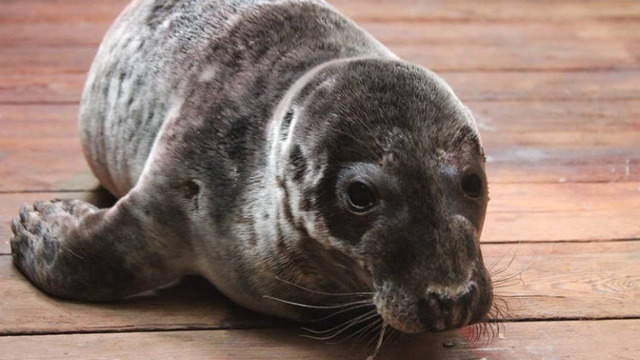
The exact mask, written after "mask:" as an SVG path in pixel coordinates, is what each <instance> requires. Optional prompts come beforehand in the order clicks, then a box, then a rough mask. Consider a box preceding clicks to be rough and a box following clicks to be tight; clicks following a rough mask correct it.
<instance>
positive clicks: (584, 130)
mask: <svg viewBox="0 0 640 360" xmlns="http://www.w3.org/2000/svg"><path fill="white" fill-rule="evenodd" d="M125 3H126V1H124V0H0V254H1V255H0V359H21V360H22V359H36V358H37V359H44V358H47V359H48V358H68V359H83V360H84V359H220V358H225V359H226V358H263V357H264V358H272V359H303V358H309V359H312V358H319V359H321V358H327V359H329V358H337V357H340V358H345V359H350V358H355V359H364V358H365V356H366V355H367V354H368V353H369V351H370V350H371V346H369V347H367V346H366V344H358V343H355V344H354V343H350V342H347V343H342V344H338V345H328V344H325V343H323V342H321V341H314V340H310V339H306V338H303V337H300V336H299V335H300V334H303V333H304V332H303V331H302V330H300V329H299V328H297V327H296V326H291V325H290V324H283V323H279V322H276V321H273V320H272V319H269V318H266V317H262V316H259V315H256V314H253V313H250V312H249V311H246V310H243V309H242V308H240V307H238V306H235V305H234V304H232V303H230V302H229V301H228V300H226V299H224V298H223V297H222V296H221V295H220V294H219V293H217V291H216V290H215V289H214V288H213V287H212V286H210V285H208V284H207V283H205V282H204V281H202V280H199V279H188V280H187V281H185V282H184V283H183V284H181V285H179V286H177V287H175V288H171V289H167V290H163V291H160V293H159V295H158V296H149V297H144V298H138V299H133V300H130V301H125V302H122V303H117V304H107V305H95V304H93V305H90V304H81V303H69V302H61V301H57V300H54V299H51V298H49V297H47V296H46V295H44V294H42V293H40V292H39V291H37V290H36V289H35V288H33V287H32V286H31V285H30V284H29V283H28V282H27V281H26V280H25V279H24V278H23V277H22V276H21V275H20V274H19V273H18V272H16V270H15V269H14V268H13V267H12V265H11V256H10V255H9V254H10V249H9V244H8V239H9V236H10V228H9V223H10V219H11V218H12V217H14V216H15V215H16V214H17V211H18V209H19V207H20V206H21V205H22V204H23V203H25V202H32V201H34V200H36V199H50V198H54V197H65V198H80V199H87V200H90V201H92V202H97V203H101V204H108V203H109V201H110V200H109V199H108V198H105V196H104V193H102V192H100V191H96V190H95V189H96V188H97V182H96V180H95V178H94V177H93V176H92V175H91V173H90V172H89V169H88V167H87V165H86V164H85V162H84V159H83V157H82V155H81V151H80V146H79V142H78V139H77V135H76V131H77V130H76V112H77V108H78V106H77V103H78V100H79V96H80V91H81V87H82V85H83V82H84V80H85V75H86V71H87V69H88V67H89V65H90V63H91V60H92V58H93V56H94V53H95V51H96V47H97V46H98V44H99V42H100V39H101V37H102V35H103V33H104V32H105V30H106V28H107V26H108V24H109V23H110V22H111V21H112V20H113V19H114V18H115V16H116V15H117V14H118V12H119V11H120V9H122V8H123V7H124V5H125ZM334 4H335V5H336V6H337V7H338V8H339V9H340V10H341V11H343V12H344V13H345V14H347V15H349V16H351V17H352V18H354V19H355V20H356V21H357V22H358V23H359V24H360V25H362V26H363V27H364V28H365V29H367V30H369V31H370V32H371V33H372V34H373V35H374V36H376V37H377V38H378V39H380V40H381V41H382V42H383V43H385V44H386V45H388V46H389V47H390V48H391V49H392V50H393V51H395V52H396V53H397V54H398V55H399V56H401V57H403V58H405V59H407V60H410V61H413V62H417V63H420V64H422V65H425V66H427V67H429V68H431V69H433V70H435V71H436V72H438V73H439V74H441V75H442V76H443V77H444V78H445V79H446V80H447V81H448V82H449V83H450V84H451V85H452V87H453V88H454V90H455V91H456V92H457V94H458V95H459V96H460V97H461V98H462V100H463V101H464V102H465V103H466V104H467V105H468V106H469V107H470V108H471V109H472V111H473V112H474V113H475V115H476V118H477V120H478V121H479V123H480V128H481V131H482V136H483V138H484V142H485V145H486V150H487V152H488V159H487V160H488V172H489V179H490V188H491V201H490V204H489V210H488V215H487V221H486V224H485V233H484V235H483V239H482V242H483V252H484V253H485V257H486V261H487V262H488V263H491V262H493V261H494V260H497V259H500V258H501V257H502V260H501V265H500V266H506V265H507V264H508V263H509V262H510V260H511V259H512V258H513V259H514V260H513V262H512V263H511V265H510V266H509V267H508V269H507V270H506V273H505V274H503V275H501V276H500V277H505V276H508V275H509V274H518V273H521V275H520V277H521V281H512V282H510V283H507V284H506V285H505V286H502V287H500V288H498V289H497V292H498V293H499V294H501V295H503V296H504V297H505V298H506V299H507V300H508V302H509V313H508V315H507V318H506V322H505V323H503V327H502V329H501V331H500V334H499V335H498V336H497V337H496V338H495V340H494V341H493V342H490V343H488V342H480V343H475V342H473V341H471V340H470V338H471V336H470V333H469V331H468V330H462V331H459V332H452V333H446V334H439V335H420V336H417V337H411V338H409V339H408V340H405V341H404V342H402V343H400V344H388V345H385V346H384V347H383V351H382V354H381V356H380V358H385V359H413V358H415V359H581V360H582V359H599V360H600V359H640V2H639V1H634V0H587V1H579V0H557V1H551V0H541V1H525V0H520V1H517V0H488V1H482V2H480V1H474V0H468V1H460V0H453V1H450V0H434V1H428V0H400V1H398V0H384V1H372V0H339V1H334ZM446 342H452V344H453V346H451V347H445V346H443V344H444V343H446ZM449 345H451V344H449Z"/></svg>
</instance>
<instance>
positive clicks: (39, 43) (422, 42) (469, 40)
mask: <svg viewBox="0 0 640 360" xmlns="http://www.w3.org/2000/svg"><path fill="white" fill-rule="evenodd" d="M114 19H115V16H114V18H113V19H107V21H106V22H97V23H96V22H79V23H76V22H72V21H67V22H63V23H60V22H53V23H52V22H45V21H38V22H31V23H28V24H25V23H11V22H8V23H0V44H1V45H2V46H3V47H4V48H34V47H52V46H66V47H97V46H98V45H99V44H100V41H101V39H102V37H103V36H104V34H105V32H106V31H107V28H108V27H109V24H110V23H111V21H113V20H114ZM358 25H359V26H361V27H362V28H364V29H365V30H367V31H369V32H370V33H371V34H372V35H373V36H374V37H376V38H377V39H378V40H380V41H382V42H383V43H385V44H388V45H391V46H394V45H395V46H398V45H414V46H416V47H420V48H422V49H425V50H426V49H430V46H432V45H454V44H455V45H462V44H464V45H485V46H496V45H501V46H505V47H508V46H517V45H520V44H518V43H525V44H527V45H532V44H533V43H536V42H541V43H547V44H550V45H554V44H555V45H556V46H557V45H558V44H565V45H570V44H573V45H580V43H595V44H599V45H602V46H606V44H607V43H610V42H612V41H613V42H619V41H622V42H624V43H631V42H634V41H637V40H638V39H640V24H639V23H638V22H637V21H630V20H627V21H624V20H622V21H621V20H581V21H580V20H579V21H570V22H569V21H564V22H548V21H545V20H540V21H536V20H534V21H521V22H518V26H513V23H512V22H510V21H491V22H487V21H483V20H476V19H469V20H467V21H464V22H449V21H436V20H427V21H421V22H400V21H385V22H367V21H358ZM593 55H598V54H593Z"/></svg>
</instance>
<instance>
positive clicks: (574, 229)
mask: <svg viewBox="0 0 640 360" xmlns="http://www.w3.org/2000/svg"><path fill="white" fill-rule="evenodd" d="M490 196H491V201H490V202H489V208H488V213H487V219H486V222H485V226H484V231H483V235H482V241H483V242H548V241H606V240H611V239H619V240H625V239H640V222H639V221H638V219H640V207H639V206H638V204H640V182H624V183H564V184H563V183H559V184H524V183H523V184H517V183H516V184H496V185H491V186H490ZM56 197H59V198H75V199H81V200H85V201H89V202H91V203H95V204H97V205H99V206H102V207H108V206H110V205H111V203H112V202H113V199H112V198H111V197H110V196H109V195H107V194H106V192H85V193H77V192H69V193H8V194H0V254H8V253H9V244H8V239H9V237H10V236H11V230H10V227H9V224H10V222H11V219H12V218H14V217H16V216H17V214H18V210H19V209H20V206H22V205H23V204H25V203H26V204H31V203H33V202H34V201H36V200H49V199H53V198H56Z"/></svg>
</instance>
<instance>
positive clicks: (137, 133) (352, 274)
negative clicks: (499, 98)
mask: <svg viewBox="0 0 640 360" xmlns="http://www.w3.org/2000/svg"><path fill="white" fill-rule="evenodd" d="M80 128H81V139H82V143H83V147H84V151H85V155H86V157H87V160H88V162H89V164H90V166H91V168H92V170H93V171H94V173H95V174H96V176H97V177H98V178H99V179H100V181H101V182H102V184H103V185H104V186H105V187H106V188H107V189H108V190H109V191H111V192H112V193H113V194H115V195H116V196H121V199H120V200H119V201H118V203H117V204H116V205H115V206H114V207H113V208H111V209H103V210H99V209H97V208H95V207H93V206H91V205H89V204H86V203H81V202H77V201H55V202H47V203H41V202H39V203H36V204H34V206H33V207H25V208H24V209H23V210H22V211H21V213H20V217H19V219H16V220H15V221H14V222H13V224H12V229H13V231H14V234H15V235H14V236H13V238H12V240H11V245H12V249H13V253H14V259H15V263H16V265H17V266H18V267H19V268H20V269H21V270H22V271H23V273H24V274H25V275H26V276H27V277H28V278H29V279H30V280H31V281H33V282H34V283H35V284H36V285H37V286H38V287H40V288H41V289H43V290H44V291H46V292H48V293H51V294H54V295H57V296H60V297H65V298H72V299H82V300H91V301H105V300H114V299H120V298H123V297H126V296H131V295H134V294H136V293H139V292H143V291H146V290H150V289H153V288H156V287H158V286H161V285H164V284H167V283H170V282H172V281H174V280H175V279H176V278H179V277H181V276H183V275H185V274H190V273H193V274H200V275H202V276H205V277H207V278H208V279H209V280H210V281H211V282H212V283H214V284H215V285H216V286H217V287H218V288H219V289H220V290H221V291H222V292H224V293H225V294H226V295H228V296H229V297H230V298H232V299H233V300H235V301H236V302H238V303H240V304H242V305H244V306H246V307H249V308H251V309H254V310H257V311H261V312H264V313H268V314H273V315H277V316H282V317H286V318H289V319H294V320H309V319H312V318H314V317H317V315H318V313H317V307H322V306H327V305H328V304H329V305H332V304H335V301H336V300H335V297H331V295H329V293H332V294H335V293H354V292H356V293H359V294H362V293H369V292H371V296H370V302H371V305H372V306H373V305H375V307H376V308H377V311H378V313H379V314H380V316H381V317H382V319H383V320H384V321H385V322H386V323H388V324H390V325H391V326H393V327H395V328H396V329H399V330H402V331H405V332H417V331H424V330H433V331H439V330H444V329H448V328H454V327H459V326H463V325H465V324H468V323H470V322H477V321H479V320H481V319H482V318H483V317H484V316H485V315H486V313H487V311H488V309H489V306H490V304H491V299H492V290H491V282H490V279H489V277H488V274H487V272H486V269H485V267H484V264H483V263H482V256H481V253H480V248H479V244H478V240H479V236H480V233H481V229H482V225H483V222H484V214H485V212H486V203H487V200H488V197H487V185H486V177H485V175H484V158H483V153H482V148H481V145H480V142H479V137H478V132H477V128H476V125H475V121H474V120H473V117H472V116H471V114H470V113H469V111H468V110H467V109H466V108H465V107H464V106H463V105H462V104H461V103H460V101H459V100H458V99H457V98H456V96H455V95H454V93H453V91H452V90H451V89H450V88H449V87H448V85H446V84H445V83H444V81H442V80H441V79H439V78H438V77H437V76H436V75H435V74H433V73H431V72H430V71H428V70H426V69H423V68H421V67H418V66H415V65H412V64H408V63H406V62H403V61H401V60H399V59H398V58H397V57H396V56H395V55H394V54H392V53H391V52H390V51H389V50H387V49H386V48H385V47H384V46H382V45H381V44H380V43H378V42H377V41H376V40H374V39H373V38H372V37H371V36H370V35H368V34H367V33H366V32H364V31H363V30H361V29H360V28H358V27H357V26H356V25H355V24H354V23H353V22H351V21H350V20H348V19H346V18H344V17H343V16H342V15H340V14H339V13H338V12H337V11H335V9H333V8H332V7H330V6H329V5H327V4H326V3H324V2H323V1H319V0H318V1H316V0H205V1H203V0H166V1H160V0H136V1H134V2H133V3H132V4H130V5H129V7H128V8H127V10H125V12H124V13H123V14H122V15H121V16H120V17H119V19H118V20H117V21H116V23H115V24H114V25H113V26H112V28H111V29H110V30H109V32H108V34H107V35H106V37H105V39H104V41H103V43H102V45H101V47H100V49H99V51H98V54H97V56H96V60H95V62H94V64H93V66H92V69H91V72H90V74H89V77H88V80H87V84H86V87H85V91H84V94H83V98H82V104H81V110H80ZM470 172H472V173H473V174H476V175H477V176H478V177H479V179H480V181H481V183H482V189H481V190H482V196H480V197H469V196H466V195H465V194H464V192H463V191H462V190H461V185H460V184H461V181H462V180H461V179H462V177H463V176H464V175H465V174H468V173H470ZM354 179H362V181H368V182H372V183H375V184H376V191H377V197H378V200H379V201H378V205H377V207H376V208H375V209H374V210H372V211H371V212H369V213H367V214H356V213H354V212H353V211H351V210H349V208H348V207H347V206H346V205H345V204H346V203H347V201H346V200H345V188H346V187H348V185H349V184H350V183H352V182H353V181H354ZM273 298H278V299H279V300H275V299H273ZM292 303H295V304H292Z"/></svg>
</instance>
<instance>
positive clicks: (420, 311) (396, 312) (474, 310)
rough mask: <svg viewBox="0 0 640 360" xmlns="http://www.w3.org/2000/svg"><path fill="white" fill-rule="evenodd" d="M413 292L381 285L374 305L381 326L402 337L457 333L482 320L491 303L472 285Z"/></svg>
mask: <svg viewBox="0 0 640 360" xmlns="http://www.w3.org/2000/svg"><path fill="white" fill-rule="evenodd" d="M415 294H416V292H406V291H404V289H401V288H397V287H393V286H390V285H389V284H385V285H383V286H382V287H381V288H380V291H377V292H376V295H375V296H374V303H375V305H376V307H377V310H378V313H379V314H380V316H381V317H382V319H383V320H384V322H385V323H387V324H388V325H390V326H391V327H393V328H395V329H396V330H399V331H402V332H405V333H411V334H413V333H420V332H425V331H430V332H441V331H447V330H453V329H458V328H461V327H464V326H466V325H469V324H473V323H476V322H479V321H481V320H482V319H484V318H485V317H486V315H487V313H488V312H489V309H490V307H491V302H492V294H491V292H490V291H488V292H487V291H484V292H481V291H480V289H479V287H478V285H477V284H476V282H474V281H469V282H467V283H465V284H462V285H460V286H457V287H451V286H449V287H437V286H430V287H428V288H427V290H426V291H424V292H422V294H421V295H420V296H418V295H415Z"/></svg>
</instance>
